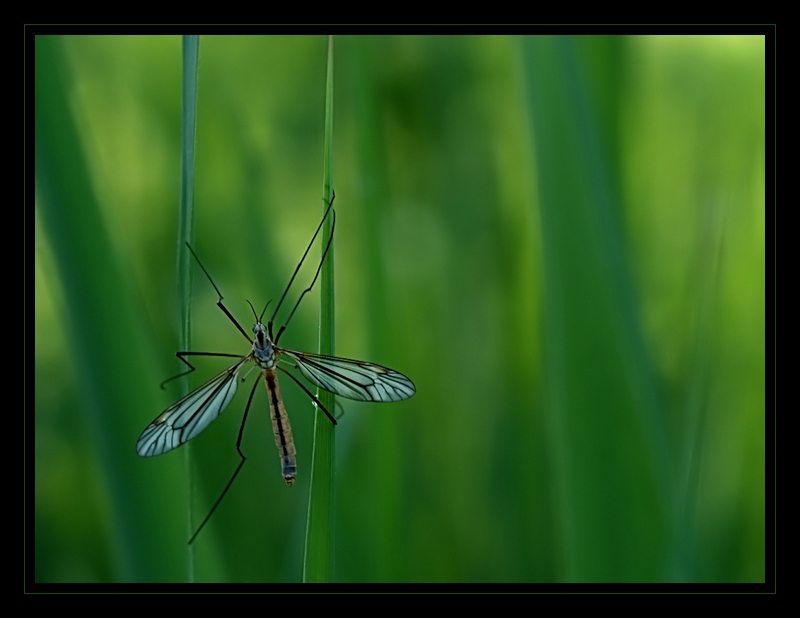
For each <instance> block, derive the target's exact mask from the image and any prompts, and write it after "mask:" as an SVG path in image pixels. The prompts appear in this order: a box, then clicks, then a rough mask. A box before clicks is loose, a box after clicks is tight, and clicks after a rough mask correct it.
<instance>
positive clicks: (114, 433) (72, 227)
mask: <svg viewBox="0 0 800 618" xmlns="http://www.w3.org/2000/svg"><path fill="white" fill-rule="evenodd" d="M335 46H336V65H335V73H336V80H335V89H334V90H333V100H334V101H335V105H333V109H335V115H334V116H333V117H332V120H331V119H329V120H328V122H327V123H326V121H325V117H326V116H325V110H326V107H327V106H326V85H325V84H326V58H327V54H326V50H327V39H325V38H324V37H298V36H291V37H202V38H201V43H200V49H201V55H200V65H199V67H200V68H199V81H198V89H197V97H198V100H197V137H196V141H195V154H194V160H195V166H194V174H195V178H194V182H193V186H194V224H193V229H194V231H193V232H192V235H193V237H194V244H193V246H194V247H195V249H196V250H197V251H198V254H199V255H200V256H201V258H202V260H203V263H204V265H205V266H206V267H207V268H208V269H209V271H210V273H211V275H212V277H213V278H214V280H215V282H216V283H217V285H218V286H219V287H220V289H221V291H222V293H223V295H224V296H225V303H226V306H227V307H228V308H229V309H230V310H231V311H232V312H233V314H234V315H235V316H236V317H237V319H238V320H239V321H240V322H241V323H242V324H243V325H245V327H246V325H247V324H248V320H250V319H251V316H252V313H251V311H250V309H249V307H248V305H247V302H246V301H247V300H250V301H251V302H252V303H253V305H254V306H256V307H257V308H260V307H263V306H264V305H265V304H266V303H267V301H268V300H270V299H273V302H275V301H276V300H277V298H278V297H279V296H280V294H281V292H282V291H283V287H284V286H285V285H286V283H287V281H288V278H289V276H290V275H291V272H292V270H293V269H294V267H295V265H296V264H297V261H298V260H299V258H300V256H301V255H302V252H303V250H304V249H305V246H306V244H307V242H308V240H309V238H310V236H311V234H312V233H313V230H314V229H315V228H316V225H317V223H318V221H319V217H320V212H321V211H320V205H321V199H320V193H319V171H320V169H321V168H323V169H327V170H328V173H330V169H331V167H332V165H333V164H334V163H335V165H336V176H335V183H334V184H333V187H332V188H333V189H335V190H336V204H335V206H336V211H337V222H336V241H335V247H336V248H335V251H336V274H337V279H336V287H337V294H336V300H337V311H336V353H337V354H338V355H341V356H345V357H350V358H362V359H365V360H370V361H373V362H377V363H380V364H384V365H388V366H390V367H393V368H396V369H398V370H400V371H402V372H403V373H405V374H407V375H408V376H409V377H411V378H412V379H413V380H414V382H415V383H416V386H417V394H416V395H415V396H414V397H413V398H411V399H410V400H408V401H404V402H401V403H396V404H360V403H354V402H349V401H346V400H343V399H341V398H339V399H338V400H337V401H338V403H341V404H342V405H343V406H344V409H345V412H346V413H345V414H344V416H343V417H342V418H341V420H340V421H339V425H338V426H337V427H336V429H335V431H334V433H335V441H336V445H335V446H336V458H335V461H334V464H335V465H334V469H333V472H334V476H333V478H330V479H328V480H329V482H330V483H331V486H332V483H333V479H334V478H335V493H334V494H333V498H334V500H333V503H332V504H333V506H332V508H333V513H332V516H333V522H334V523H333V527H332V529H330V528H329V529H328V531H327V533H328V534H330V535H331V536H332V574H331V575H330V579H331V580H333V581H356V582H361V581H368V582H372V581H400V582H440V581H442V582H450V581H454V582H539V581H545V582H549V581H676V580H677V581H724V582H731V581H750V582H757V581H763V578H764V559H765V558H764V517H765V514H764V494H765V487H764V438H765V436H764V388H765V385H764V362H765V359H764V283H765V282H764V196H763V187H764V182H765V178H764V53H765V50H764V39H763V38H762V37H631V38H615V37H587V38H549V37H543V38H531V39H525V38H523V39H517V38H507V37H488V36H486V37H374V38H373V37H342V38H336V39H335ZM36 61H37V65H36V79H37V82H36V93H37V99H36V129H37V133H36V181H37V228H36V247H37V251H36V271H35V272H36V280H35V286H36V318H35V320H36V333H37V337H36V376H35V379H36V470H35V475H36V478H35V480H36V522H35V523H36V536H35V538H36V576H37V580H38V581H45V582H53V581H66V582H72V581H185V580H186V577H187V576H186V549H185V548H186V540H187V537H186V512H187V508H186V507H187V497H186V486H187V471H186V470H185V469H184V464H183V461H184V460H183V457H182V456H181V455H180V454H179V453H178V452H175V453H170V454H167V455H164V456H161V457H156V458H153V459H141V458H139V457H138V456H137V455H136V453H135V451H134V444H135V442H136V438H137V437H138V435H139V433H140V432H141V430H142V429H143V428H144V427H145V426H146V425H147V424H148V423H149V422H150V421H152V420H153V418H154V417H155V416H156V415H157V414H158V413H159V412H160V411H161V410H163V409H165V408H166V407H167V406H168V405H169V404H170V403H172V402H173V401H175V399H176V398H177V397H178V396H179V385H177V384H175V383H172V384H170V385H168V387H167V391H166V392H162V391H160V390H159V388H158V385H159V383H160V382H161V381H162V380H163V379H164V378H166V377H169V376H171V375H174V374H176V373H178V372H180V371H181V370H182V365H181V364H180V363H179V361H178V360H177V359H175V357H174V353H175V351H176V350H178V349H180V345H181V344H180V343H179V333H180V332H181V326H180V316H181V311H182V309H181V307H182V306H183V305H182V303H181V301H180V300H179V292H178V286H177V282H178V273H177V268H176V255H175V246H176V238H178V225H179V217H178V215H177V212H178V209H177V206H178V204H179V196H180V188H181V174H180V164H179V162H180V160H181V153H180V149H181V135H180V132H181V122H182V117H183V115H182V113H181V39H180V38H179V37H166V36H163V37H159V36H153V37H99V36H94V37H68V38H65V39H57V38H51V37H42V38H41V39H40V40H39V39H37V56H36ZM331 83H332V82H331ZM328 105H331V103H330V101H329V102H328ZM333 122H335V127H336V141H335V143H333V145H332V148H333V150H332V153H333V156H332V158H329V159H327V160H326V159H325V156H326V155H325V150H326V147H325V143H326V135H328V134H329V132H330V131H331V130H332V126H333V125H332V123H333ZM329 143H330V142H329ZM319 250H320V251H321V249H319ZM311 255H313V254H309V257H311ZM317 255H319V254H318V253H317ZM315 269H316V264H314V263H313V260H309V264H306V265H305V266H304V267H303V269H302V270H301V272H300V274H299V276H298V280H297V282H296V283H295V286H296V289H293V291H292V293H290V297H289V299H287V302H288V301H289V300H291V298H295V299H296V298H297V296H296V295H297V294H299V293H300V291H301V290H302V289H303V288H304V287H305V286H306V285H308V283H309V282H310V280H311V278H312V277H313V273H314V270H315ZM195 274H196V273H195ZM330 276H332V273H331V275H330ZM318 286H319V290H317V289H315V291H314V293H313V294H309V295H307V297H306V299H305V300H304V301H303V304H302V305H301V307H300V309H299V310H298V312H297V314H296V315H295V317H294V318H293V320H292V323H291V325H290V327H289V328H288V329H287V332H286V334H285V335H284V337H283V338H282V339H281V344H282V345H286V346H287V347H291V348H295V349H299V350H310V351H314V350H316V349H317V348H318V337H319V335H318V333H319V328H318V325H319V324H320V322H319V320H320V317H319V309H318V307H319V293H320V292H322V293H323V295H324V294H325V292H324V291H323V290H322V288H323V286H321V285H320V284H318ZM192 295H193V300H192V349H193V350H207V351H214V352H234V353H236V352H241V353H246V352H247V350H248V347H247V344H246V341H244V338H243V337H242V336H241V334H240V333H238V332H237V331H236V329H235V328H234V327H233V326H232V325H231V324H230V322H229V320H228V319H227V318H226V317H225V316H224V315H223V314H222V312H221V311H219V309H218V308H217V307H216V306H215V301H216V295H215V293H214V290H213V289H212V288H211V286H210V285H208V284H207V282H206V281H205V279H204V278H200V279H196V280H195V281H194V285H193V288H192ZM280 317H281V316H279V320H280ZM284 317H285V316H284ZM280 321H281V322H282V320H280ZM331 336H332V334H331ZM225 362H226V361H225V360H224V359H223V360H222V361H218V360H213V359H198V362H197V364H196V366H197V367H198V373H197V375H196V377H194V378H193V379H195V380H201V379H203V378H204V377H209V376H211V375H213V374H215V373H217V372H219V371H220V370H221V369H222V367H223V366H224V365H225ZM220 363H221V364H220ZM252 379H253V377H252V376H250V377H249V378H248V384H249V383H250V380H252ZM241 390H242V391H244V390H245V389H241ZM258 390H259V392H258V393H256V396H255V398H254V401H253V405H252V408H251V416H250V418H249V419H248V425H247V428H246V431H245V436H244V441H243V445H242V449H243V451H244V453H245V455H247V458H248V459H247V463H246V465H245V466H244V468H243V469H242V472H241V474H240V475H239V477H238V478H237V481H236V483H235V484H234V486H233V488H232V489H231V491H230V492H229V493H228V495H227V496H226V498H225V500H224V501H223V503H222V504H221V506H220V507H219V509H218V510H217V512H216V513H215V514H214V517H213V518H212V519H211V521H210V523H209V524H208V526H207V527H206V529H204V530H203V532H202V533H201V535H200V536H199V537H198V539H197V541H196V542H195V548H194V552H195V556H194V561H195V565H196V571H195V579H196V581H269V582H298V581H301V579H302V578H303V554H304V543H305V539H304V535H305V533H306V526H307V516H308V504H309V502H308V497H309V491H310V481H311V472H312V463H311V456H312V443H313V442H314V439H315V438H314V408H313V406H312V405H311V403H310V402H309V400H308V398H307V397H306V396H305V395H304V394H303V393H302V392H301V391H300V390H299V389H298V388H295V386H294V385H292V383H291V382H289V381H284V382H283V384H282V389H281V390H282V393H283V395H284V397H285V404H286V408H287V410H288V411H289V414H290V416H291V419H292V426H293V429H294V434H295V442H296V445H297V449H298V477H297V481H296V483H295V485H294V486H293V487H291V488H287V487H286V485H285V483H284V482H283V479H282V478H281V475H280V473H279V463H278V457H277V455H276V453H275V446H274V444H273V441H272V435H271V427H270V422H269V413H268V407H267V402H266V400H265V398H264V392H263V389H258ZM245 403H246V396H245V395H244V394H243V393H241V392H240V393H239V395H238V396H237V397H236V399H234V401H233V403H232V404H231V405H230V407H229V408H228V410H227V411H226V412H225V413H224V414H223V415H222V416H221V417H220V419H218V420H217V421H216V422H215V423H214V424H213V426H212V427H210V428H209V429H208V430H207V431H205V432H204V433H203V434H202V435H201V436H200V437H198V438H197V439H196V440H194V441H193V443H192V471H191V472H192V473H191V479H192V483H193V497H192V508H193V518H194V519H195V520H197V519H198V518H200V517H202V516H203V515H204V513H205V512H206V511H207V509H208V508H209V507H210V506H211V505H212V504H213V502H214V500H215V499H216V497H217V496H218V495H219V492H220V491H221V490H222V488H223V487H224V485H225V483H226V482H227V480H228V478H229V477H230V474H231V473H232V472H233V470H234V469H235V467H236V465H237V463H238V456H237V454H236V451H235V448H234V445H235V442H236V437H237V433H238V431H239V425H240V422H241V415H242V412H243V410H244V405H245ZM315 482H316V480H315ZM324 516H325V518H326V519H327V520H328V521H330V519H331V517H330V516H331V513H325V515H324Z"/></svg>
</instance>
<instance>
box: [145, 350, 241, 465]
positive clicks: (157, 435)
mask: <svg viewBox="0 0 800 618" xmlns="http://www.w3.org/2000/svg"><path fill="white" fill-rule="evenodd" d="M249 360H250V356H249V355H248V356H245V357H243V358H242V359H241V360H239V361H237V362H236V364H235V365H233V366H232V367H230V368H229V369H226V370H225V371H223V372H222V373H220V374H219V375H218V376H215V377H213V378H211V379H210V380H209V381H208V382H206V383H205V384H203V385H202V386H200V387H198V388H197V389H195V390H193V391H192V392H191V393H189V394H188V395H186V397H184V398H183V399H181V400H180V401H178V402H177V403H175V404H174V405H172V406H170V407H169V408H167V409H166V410H165V411H164V412H162V413H161V414H160V415H159V416H158V418H156V420H154V421H153V422H152V423H150V424H149V425H148V426H147V427H146V428H145V430H144V431H143V432H142V435H141V436H139V440H138V441H137V442H136V452H137V453H138V454H139V455H141V456H142V457H152V456H154V455H161V454H162V453H166V452H167V451H171V450H172V449H174V448H177V447H179V446H180V445H181V444H183V443H184V442H188V441H189V440H191V439H192V438H194V437H195V436H197V435H198V434H199V433H200V432H201V431H203V430H204V429H205V428H206V427H208V426H209V424H210V423H211V421H213V420H214V419H215V418H217V417H218V416H219V415H220V414H221V413H222V411H223V410H224V409H225V408H226V407H227V405H228V404H229V403H230V402H231V399H233V396H234V395H235V394H236V383H237V381H238V380H237V378H238V376H239V370H240V369H241V368H242V366H243V365H244V364H245V363H246V362H247V361H249Z"/></svg>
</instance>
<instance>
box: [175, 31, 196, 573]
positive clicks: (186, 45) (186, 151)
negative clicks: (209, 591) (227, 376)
mask: <svg viewBox="0 0 800 618" xmlns="http://www.w3.org/2000/svg"><path fill="white" fill-rule="evenodd" d="M199 53H200V37H199V36H197V35H187V36H184V37H183V71H182V79H181V88H182V97H181V195H180V206H179V208H180V211H179V216H178V246H177V255H178V295H179V302H180V308H181V332H180V338H179V345H180V349H181V350H191V349H192V320H191V303H192V268H191V266H192V265H191V256H190V255H189V250H188V248H187V246H186V243H187V242H189V243H190V242H192V239H193V237H192V232H193V230H194V225H193V224H194V146H195V139H196V129H197V77H198V75H197V74H198V65H197V61H198V56H199ZM181 390H182V394H183V395H185V394H187V393H188V392H189V376H188V375H187V376H184V377H183V378H182V379H181ZM183 457H184V464H185V466H184V467H185V469H186V483H187V494H188V500H187V513H186V522H187V527H188V535H187V538H189V537H191V535H192V534H193V533H194V525H195V524H194V523H193V522H194V517H193V516H192V502H193V501H192V494H193V486H192V474H191V472H192V465H191V463H192V447H191V444H187V445H186V446H185V448H184V449H183ZM187 548H188V552H189V565H188V578H189V581H190V582H193V581H194V579H195V565H194V549H193V545H187Z"/></svg>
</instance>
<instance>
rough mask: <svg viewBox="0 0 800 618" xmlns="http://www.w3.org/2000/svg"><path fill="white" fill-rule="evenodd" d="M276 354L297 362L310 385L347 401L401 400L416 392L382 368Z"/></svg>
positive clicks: (345, 360)
mask: <svg viewBox="0 0 800 618" xmlns="http://www.w3.org/2000/svg"><path fill="white" fill-rule="evenodd" d="M277 351H278V352H280V353H281V354H285V355H286V356H288V357H289V358H291V359H292V360H293V361H295V366H296V367H297V368H298V369H299V370H300V373H302V374H303V375H304V376H305V377H306V378H307V379H308V381H309V382H312V383H314V384H316V385H317V386H319V387H320V388H324V389H325V390H326V391H331V392H332V393H336V394H337V395H341V396H342V397H347V398H348V399H355V400H356V401H400V400H402V399H408V398H409V397H411V395H413V394H414V393H416V392H417V388H416V387H415V386H414V383H413V382H412V381H411V380H409V379H408V378H407V377H406V376H404V375H403V374H402V373H400V372H399V371H395V370H394V369H389V368H388V367H383V366H382V365H376V364H374V363H367V362H365V361H360V360H352V359H349V358H337V357H335V356H322V355H320V354H311V353H309V352H293V351H292V350H284V349H280V350H277Z"/></svg>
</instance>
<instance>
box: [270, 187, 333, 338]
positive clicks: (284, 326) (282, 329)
mask: <svg viewBox="0 0 800 618" xmlns="http://www.w3.org/2000/svg"><path fill="white" fill-rule="evenodd" d="M332 201H333V200H331V202H332ZM334 229H336V211H335V210H334V211H333V221H332V222H331V237H330V238H329V239H328V244H327V245H325V251H323V252H322V259H321V260H320V261H319V266H317V272H316V274H315V275H314V279H313V281H311V285H309V286H308V287H307V288H306V289H305V290H303V293H302V294H300V298H298V299H297V302H296V303H295V305H294V309H292V312H291V313H290V314H289V317H288V318H286V321H285V322H284V323H283V326H281V328H280V330H279V331H278V334H277V335H275V340H274V341H275V344H276V345H277V343H278V340H279V339H280V338H281V334H282V333H283V331H284V330H285V329H286V326H287V325H288V324H289V320H291V319H292V316H293V315H294V312H295V311H297V308H298V307H299V306H300V301H301V300H303V296H305V295H306V294H307V293H308V292H310V291H311V288H313V287H314V284H315V283H316V282H317V278H318V277H319V271H321V270H322V265H323V264H324V263H325V257H326V256H327V255H328V250H329V249H330V248H331V243H332V242H333V230H334Z"/></svg>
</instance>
